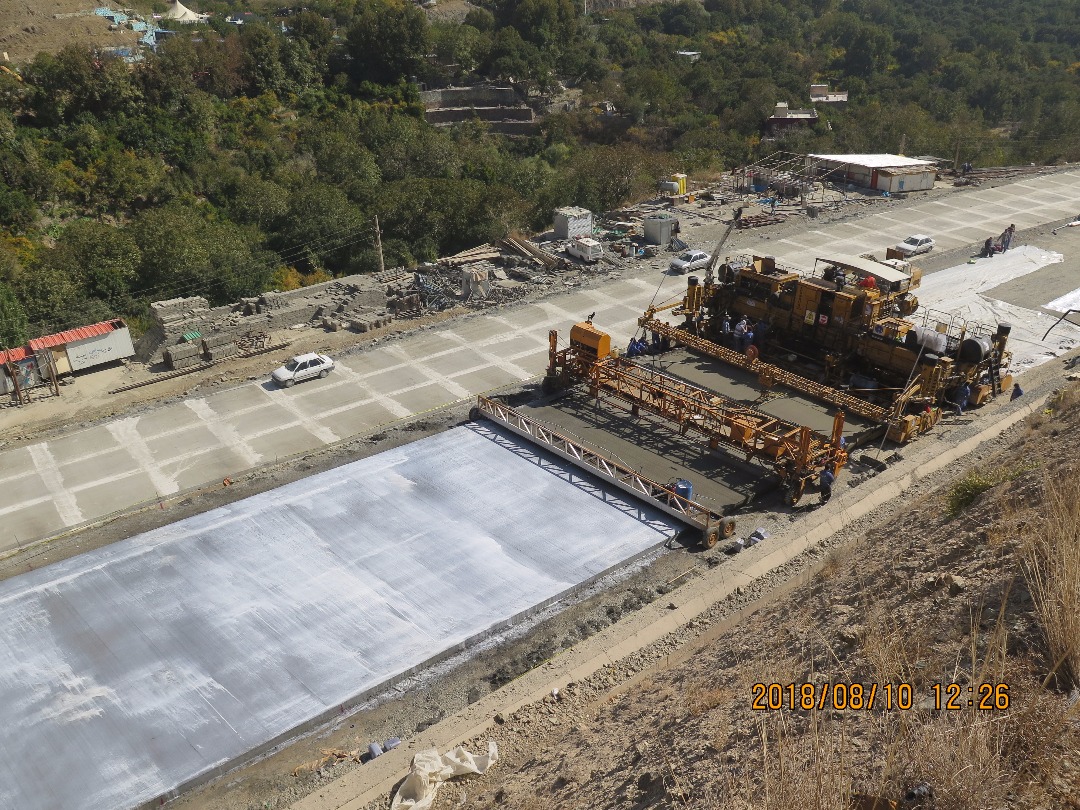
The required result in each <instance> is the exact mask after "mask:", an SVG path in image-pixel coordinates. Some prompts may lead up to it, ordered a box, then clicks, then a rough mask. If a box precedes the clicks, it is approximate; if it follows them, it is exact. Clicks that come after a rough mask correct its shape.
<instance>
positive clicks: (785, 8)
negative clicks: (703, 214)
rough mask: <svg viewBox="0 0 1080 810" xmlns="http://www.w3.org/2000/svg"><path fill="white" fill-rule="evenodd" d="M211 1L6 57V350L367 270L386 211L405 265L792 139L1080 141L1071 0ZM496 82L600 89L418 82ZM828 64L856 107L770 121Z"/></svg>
mask: <svg viewBox="0 0 1080 810" xmlns="http://www.w3.org/2000/svg"><path fill="white" fill-rule="evenodd" d="M198 7H199V9H200V10H201V11H214V12H216V13H215V15H214V17H213V18H212V20H213V21H212V23H211V24H210V25H208V26H196V27H192V28H181V30H179V31H178V33H177V34H176V35H175V36H174V37H172V38H170V39H168V40H166V41H165V42H164V43H163V44H161V45H160V46H159V48H158V51H157V53H156V54H149V55H148V56H147V58H146V60H145V61H143V62H141V63H137V64H135V65H134V66H130V65H128V64H127V63H125V62H124V61H122V60H119V59H115V58H111V57H108V56H105V55H102V54H96V53H93V52H91V51H89V50H88V49H84V48H80V47H78V46H68V47H67V48H65V49H64V50H62V51H60V52H59V53H56V54H40V55H38V56H37V57H36V58H35V59H34V60H33V61H31V62H30V63H28V64H25V65H22V66H21V68H20V71H19V73H20V74H21V75H19V76H15V75H14V74H12V73H7V72H0V144H2V148H0V345H16V344H18V343H21V342H22V341H23V340H25V339H26V337H28V336H33V335H35V334H40V333H44V332H48V331H53V330H56V329H61V328H66V327H70V326H73V325H78V324H81V323H85V322H90V321H94V320H98V319H100V318H104V317H111V316H113V315H117V314H119V315H124V316H126V317H128V318H130V319H132V320H133V321H134V323H135V324H136V326H137V325H138V323H139V320H140V318H141V317H143V316H144V314H145V311H146V306H147V304H148V302H149V301H152V300H156V299H161V298H168V297H172V296H177V295H193V294H200V295H205V296H206V297H207V298H209V299H210V300H211V301H212V302H214V303H222V302H225V301H230V300H234V299H236V298H237V297H239V296H241V295H250V294H255V293H258V292H260V291H262V290H264V289H267V288H270V287H274V286H277V287H278V288H288V287H294V286H296V285H298V284H301V283H304V282H306V281H311V280H313V279H321V278H326V277H327V276H328V275H340V274H344V273H350V272H366V271H370V270H372V269H373V268H375V267H376V266H377V260H376V256H375V253H374V244H373V219H374V217H375V216H376V215H378V217H379V220H380V224H381V226H382V230H383V245H384V248H385V251H386V253H387V262H388V264H391V265H393V264H411V263H414V262H417V261H422V260H428V259H433V258H435V257H436V256H437V255H440V254H445V253H446V252H448V251H454V250H458V249H461V248H464V247H467V246H470V245H473V244H476V243H479V242H483V241H485V240H488V239H491V238H493V237H497V236H501V235H503V234H504V233H505V232H506V231H507V230H508V229H511V228H539V227H542V226H544V225H545V224H546V223H547V222H548V221H549V220H550V215H551V209H552V208H553V207H555V206H557V205H562V204H578V205H584V206H587V207H590V208H593V209H597V210H604V209H607V208H611V207H614V206H616V205H618V204H620V203H621V202H624V201H625V200H627V199H629V198H632V197H634V196H638V195H642V194H644V193H646V192H647V191H648V190H649V189H651V188H652V187H653V184H654V182H655V180H656V178H657V177H658V176H660V175H661V174H662V173H664V172H667V171H673V170H682V171H700V170H705V169H715V170H726V169H729V168H730V167H732V166H734V165H736V164H740V163H743V162H745V161H747V160H749V159H752V158H754V157H756V156H759V155H762V154H767V153H769V152H772V151H774V150H776V149H778V148H785V149H792V150H797V151H806V150H817V151H830V152H831V151H856V152H860V151H861V152H866V151H895V150H897V149H898V148H899V145H900V141H901V138H904V141H905V143H906V149H905V151H906V152H907V153H908V154H937V155H941V156H944V157H948V158H952V157H953V155H954V154H957V153H959V155H960V157H961V159H962V160H970V161H972V162H974V163H975V164H976V165H998V164H1006V163H1018V162H1024V163H1026V162H1040V163H1051V162H1060V161H1065V160H1076V159H1078V158H1080V78H1078V71H1080V4H1077V3H1076V2H1074V0H979V2H976V0H937V1H936V2H930V0H907V1H906V2H891V3H890V2H885V1H884V0H851V1H850V2H840V1H839V0H705V3H704V5H702V4H701V3H699V2H696V0H681V2H676V3H663V4H654V5H643V6H638V7H636V8H632V9H625V10H603V11H596V10H594V9H592V8H590V13H589V15H588V16H584V14H583V10H584V9H583V7H582V5H580V4H575V3H574V2H573V0H519V1H515V0H496V1H495V2H485V3H484V4H482V5H478V6H476V7H474V8H472V9H471V10H470V11H469V13H468V16H467V17H466V18H465V21H464V24H459V23H456V22H429V20H428V18H427V16H426V15H425V13H424V12H423V11H422V10H421V9H420V8H418V7H417V6H415V5H413V4H411V3H401V2H396V0H336V2H333V1H331V0H324V1H323V2H319V0H308V2H307V9H308V10H307V11H303V12H301V13H297V14H293V15H290V16H288V17H276V16H274V15H273V13H272V9H274V8H276V5H274V6H270V7H269V8H268V9H260V8H259V7H258V6H255V5H254V4H251V3H226V2H219V3H205V4H199V6H198ZM252 8H254V9H256V10H257V11H258V10H262V11H265V12H266V13H265V16H262V17H261V18H260V17H258V16H254V17H251V18H249V19H247V21H246V22H245V24H244V25H242V26H235V25H230V24H228V23H227V22H226V21H225V17H226V16H227V15H228V14H230V13H235V12H237V11H241V10H249V9H252ZM680 50H683V51H686V50H692V51H699V52H700V53H701V57H700V59H698V60H697V61H690V60H689V59H687V58H685V57H683V56H679V55H678V54H677V52H678V51H680ZM485 78H487V79H494V80H500V81H506V80H509V79H513V80H514V81H515V83H517V84H518V85H519V86H521V87H522V88H523V89H524V91H525V92H526V93H529V94H532V95H533V96H535V95H537V94H546V93H551V92H552V91H555V90H557V89H558V88H559V87H560V86H570V87H578V88H580V89H581V91H582V98H583V101H584V103H583V104H581V105H580V106H578V107H577V108H575V109H572V110H569V111H565V112H560V113H558V114H556V115H553V116H549V117H547V118H546V119H545V121H544V125H543V135H542V136H540V137H535V138H529V139H507V138H503V137H501V136H496V135H493V134H491V133H489V132H487V131H485V129H484V127H483V126H482V125H480V124H479V123H473V124H464V125H460V126H457V127H455V128H453V129H436V128H433V127H431V126H428V125H427V124H426V123H425V122H424V118H423V108H422V106H421V105H420V104H419V96H418V84H419V83H427V84H429V85H432V86H442V85H445V84H447V83H450V82H455V83H462V82H472V81H476V80H482V79H485ZM812 81H828V82H830V83H831V84H832V85H833V86H835V87H838V88H841V89H844V90H848V91H849V92H850V95H851V102H850V104H849V105H848V106H847V107H846V108H845V109H843V110H834V109H824V108H822V109H820V110H819V112H820V113H821V119H820V120H819V123H818V125H817V127H816V128H815V129H814V130H808V131H805V132H803V133H800V134H799V135H797V136H788V138H787V139H786V140H784V141H782V142H764V143H763V142H762V141H761V131H762V124H763V120H764V118H765V117H766V116H767V115H768V114H769V112H770V111H771V109H772V107H773V105H774V104H775V103H776V102H777V101H789V102H791V104H792V106H793V107H797V106H806V105H807V104H808V98H807V94H808V85H809V84H810V83H811V82H812ZM600 100H609V101H611V102H613V103H614V105H615V107H616V108H617V110H618V112H619V115H616V116H606V117H605V116H600V115H597V114H596V112H594V111H593V109H592V108H591V102H594V101H600Z"/></svg>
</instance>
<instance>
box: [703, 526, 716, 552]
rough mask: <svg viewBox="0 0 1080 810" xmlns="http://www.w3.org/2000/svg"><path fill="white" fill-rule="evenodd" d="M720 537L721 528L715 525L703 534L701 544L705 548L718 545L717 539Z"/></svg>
mask: <svg viewBox="0 0 1080 810" xmlns="http://www.w3.org/2000/svg"><path fill="white" fill-rule="evenodd" d="M719 539H720V529H719V528H717V527H716V526H714V527H713V528H711V529H709V530H708V531H706V532H704V533H703V534H702V535H701V545H702V547H703V548H712V547H713V546H715V545H716V541H717V540H719Z"/></svg>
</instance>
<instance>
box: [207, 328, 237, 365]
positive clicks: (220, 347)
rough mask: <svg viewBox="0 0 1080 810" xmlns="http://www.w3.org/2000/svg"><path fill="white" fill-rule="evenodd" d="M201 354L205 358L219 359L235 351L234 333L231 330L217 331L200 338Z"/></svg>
mask: <svg viewBox="0 0 1080 810" xmlns="http://www.w3.org/2000/svg"><path fill="white" fill-rule="evenodd" d="M202 349H203V354H204V355H205V356H206V359H207V360H221V359H222V358H224V357H232V356H233V355H234V354H236V352H237V348H236V334H235V333H234V332H232V331H226V332H217V333H215V334H212V335H207V336H206V337H204V338H203V339H202Z"/></svg>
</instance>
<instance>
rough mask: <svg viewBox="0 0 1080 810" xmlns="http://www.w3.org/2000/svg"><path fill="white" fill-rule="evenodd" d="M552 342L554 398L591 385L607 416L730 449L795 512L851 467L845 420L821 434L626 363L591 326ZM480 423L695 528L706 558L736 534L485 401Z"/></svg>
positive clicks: (706, 513) (668, 488) (673, 495)
mask: <svg viewBox="0 0 1080 810" xmlns="http://www.w3.org/2000/svg"><path fill="white" fill-rule="evenodd" d="M549 341H550V348H549V359H548V370H547V376H546V377H545V381H544V388H545V390H546V391H548V392H554V391H556V390H559V389H564V388H569V387H573V386H577V385H579V384H584V385H587V386H588V391H589V395H590V397H593V398H595V400H596V402H597V404H598V406H602V407H603V408H604V409H605V410H608V411H614V410H616V409H621V410H623V411H625V412H626V413H628V414H629V415H630V417H632V418H637V417H638V416H640V415H641V414H642V413H649V414H652V415H653V416H654V417H658V418H660V419H661V420H663V421H664V422H666V423H667V424H669V425H671V426H672V427H675V428H677V430H678V433H679V434H680V435H698V436H700V437H702V438H703V439H704V440H705V441H706V442H707V445H708V447H709V449H710V450H720V449H721V448H726V449H727V450H728V451H730V452H733V453H735V454H736V455H738V456H741V457H743V458H744V460H745V461H746V462H750V461H751V460H752V459H757V460H759V461H763V462H764V463H766V464H767V465H770V466H771V468H772V470H773V471H774V472H775V474H776V475H777V476H778V477H779V479H780V482H781V483H782V485H783V487H784V491H785V496H786V498H787V500H788V501H789V502H791V503H796V502H797V501H798V500H799V499H800V498H801V497H802V495H803V493H804V490H805V487H806V483H807V482H808V481H809V480H811V479H812V478H813V477H815V476H816V475H817V474H818V473H820V471H821V470H823V469H825V468H826V467H828V468H830V469H831V470H832V471H833V473H834V474H835V473H836V472H837V471H838V470H839V469H840V467H842V466H843V465H844V463H845V462H846V461H847V452H846V450H845V449H844V439H843V430H844V414H843V411H838V412H837V413H836V415H835V416H834V417H833V426H832V431H831V433H829V434H828V435H826V434H822V433H819V432H817V431H814V430H812V429H811V428H809V427H807V426H805V425H797V424H794V423H792V422H789V421H785V420H783V419H780V418H777V417H776V416H773V415H770V414H767V413H764V412H763V411H760V410H757V409H755V408H753V407H749V406H747V405H745V404H743V403H741V402H738V401H736V400H734V399H731V398H729V397H725V396H722V395H720V394H717V393H715V392H713V391H709V390H706V389H704V388H700V387H698V386H695V385H693V384H691V383H689V382H686V381H684V380H681V379H678V378H676V377H672V376H669V375H667V374H664V373H663V372H661V371H658V370H657V369H656V368H654V367H651V366H648V365H643V364H639V363H636V362H634V361H633V360H631V359H628V358H626V357H620V356H619V355H618V354H616V353H614V352H613V351H612V350H611V338H610V336H609V335H607V334H606V333H605V332H602V331H601V330H599V329H597V328H596V327H595V326H593V324H592V323H591V322H588V321H586V322H583V323H578V324H575V325H574V326H573V328H572V329H571V330H570V341H569V345H568V346H567V347H566V348H563V349H560V348H559V347H558V333H557V332H555V331H554V330H553V331H551V332H550V333H549ZM471 416H472V418H473V419H479V418H487V419H490V420H492V421H494V422H497V423H499V424H502V425H504V426H505V427H507V428H508V429H510V430H511V431H513V432H514V433H517V434H518V435H520V436H522V437H523V438H525V439H527V440H528V441H530V442H532V443H534V444H538V445H540V446H542V447H544V448H545V449H548V450H550V451H552V452H554V453H556V454H557V455H560V456H562V457H563V458H566V459H568V460H569V461H571V462H573V463H574V464H577V465H578V466H580V467H582V468H584V469H587V470H588V471H590V472H592V473H594V474H596V475H598V476H600V477H602V478H604V479H606V480H608V481H609V482H612V483H614V484H615V485H617V486H619V487H620V488H621V489H623V490H625V491H627V492H629V493H631V494H633V495H635V496H637V497H639V498H642V499H644V500H647V501H649V502H650V503H652V504H654V505H656V506H658V507H659V508H661V509H662V510H664V511H666V512H668V513H669V514H672V515H673V516H674V517H676V518H678V519H679V520H681V521H682V522H684V523H687V524H689V525H691V526H694V527H696V528H697V529H699V530H700V532H701V541H702V544H703V545H704V546H705V547H707V548H711V547H712V546H713V545H715V544H716V542H717V540H719V539H720V538H723V537H729V536H730V535H731V534H732V532H733V531H734V528H735V522H734V520H733V519H732V518H731V517H730V516H725V515H724V514H722V513H721V512H717V511H715V510H713V509H710V508H709V507H707V506H705V505H703V504H701V503H698V502H695V501H693V500H692V498H690V497H688V496H687V495H685V494H684V493H682V492H680V491H679V489H678V487H677V486H675V485H664V484H660V483H658V482H655V481H652V480H649V479H648V478H646V477H644V476H643V475H642V474H640V473H639V472H637V471H634V470H632V469H630V468H629V467H627V466H626V465H624V464H622V463H620V462H619V461H617V460H616V459H614V458H612V457H611V456H610V455H606V454H605V453H604V452H603V451H602V450H597V449H595V448H588V447H585V446H584V445H583V444H582V443H580V442H578V441H577V440H575V439H574V438H571V437H569V436H567V435H565V434H564V433H561V432H560V431H558V430H556V429H554V428H552V427H550V426H547V425H544V424H542V423H540V422H538V421H537V420H535V419H532V418H530V417H528V416H526V415H525V414H523V413H522V412H520V411H517V410H515V409H513V408H511V407H509V406H507V405H504V404H502V403H499V402H497V401H494V400H491V399H488V398H486V397H482V396H481V397H478V399H477V405H476V407H475V408H474V409H473V412H472V414H471Z"/></svg>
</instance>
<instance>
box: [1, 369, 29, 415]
mask: <svg viewBox="0 0 1080 810" xmlns="http://www.w3.org/2000/svg"><path fill="white" fill-rule="evenodd" d="M5 366H6V367H7V370H8V374H10V375H11V384H12V385H14V386H15V399H17V400H18V402H19V405H20V406H21V405H25V404H26V403H25V402H23V392H22V386H21V385H19V368H18V366H16V365H15V364H14V363H12V362H11V361H10V360H8V361H7V362H6V363H5Z"/></svg>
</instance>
